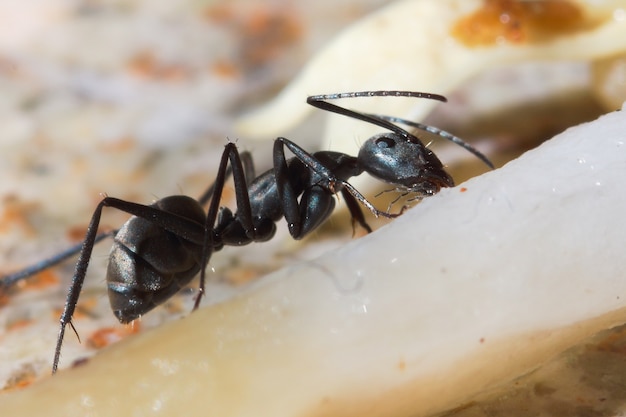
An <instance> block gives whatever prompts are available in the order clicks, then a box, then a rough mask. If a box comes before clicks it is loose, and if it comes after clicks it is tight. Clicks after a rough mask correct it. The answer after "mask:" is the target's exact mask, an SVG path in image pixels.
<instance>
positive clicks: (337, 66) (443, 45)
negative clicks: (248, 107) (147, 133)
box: [238, 0, 626, 154]
mask: <svg viewBox="0 0 626 417" xmlns="http://www.w3.org/2000/svg"><path fill="white" fill-rule="evenodd" d="M490 25H494V27H491V26H490ZM498 25H499V26H498ZM474 30H475V32H473V31H474ZM483 32H484V33H483ZM625 50H626V1H624V0H602V1H594V2H590V1H583V0H573V1H542V2H523V1H521V2H500V3H499V2H492V1H486V2H484V1H481V0H442V1H430V0H406V1H398V2H395V3H393V4H391V5H389V6H388V7H385V8H383V9H381V10H379V11H378V12H375V13H373V14H371V15H369V16H368V17H366V18H364V19H362V20H360V21H359V22H357V23H355V24H353V25H352V26H350V27H349V28H347V29H346V30H345V31H344V32H343V33H342V34H341V35H339V36H338V37H337V38H335V39H334V40H333V42H331V43H330V44H329V45H328V46H327V47H326V48H324V49H323V50H321V51H320V52H319V53H318V54H317V55H316V56H315V57H314V58H313V59H312V60H311V61H310V62H309V64H308V65H307V66H306V67H305V68H304V69H303V70H302V72H301V74H300V75H299V76H298V77H297V78H296V79H294V81H293V82H292V83H291V84H289V85H288V86H287V87H286V88H285V89H284V90H283V91H282V92H281V93H280V94H279V95H278V96H277V97H276V98H275V99H274V100H273V101H271V102H270V103H268V104H267V105H265V106H264V107H262V108H260V109H258V110H256V111H254V112H252V113H250V114H248V115H246V116H244V117H242V118H241V119H240V120H239V123H238V128H239V131H240V136H242V137H246V138H259V139H265V140H272V139H274V138H275V137H276V136H281V135H284V134H285V133H286V132H287V131H288V130H289V129H290V128H292V127H293V126H294V125H296V124H298V123H299V122H300V121H301V120H303V119H304V118H305V117H306V116H307V115H308V114H310V112H311V111H313V108H312V107H310V106H308V105H307V104H306V103H305V100H304V99H305V97H306V96H308V95H313V94H325V93H337V92H348V91H360V90H381V89H388V90H412V91H426V92H432V93H438V94H447V93H448V92H450V91H452V90H454V89H455V88H456V87H458V86H459V84H461V83H462V82H463V81H465V80H467V79H468V78H470V77H471V76H473V75H475V74H478V73H480V72H483V71H485V70H488V69H490V68H493V67H497V66H503V65H511V64H514V63H516V62H528V61H540V60H584V61H590V60H595V59H600V58H604V57H607V56H611V55H614V54H618V53H620V52H624V51H625ZM520 93H521V94H523V92H520ZM342 104H344V105H346V106H348V107H351V108H357V109H359V110H360V111H364V112H370V113H379V114H386V115H391V116H397V117H404V118H409V119H412V120H416V121H419V120H421V119H423V118H424V116H425V115H426V114H428V112H429V111H430V110H431V109H432V108H433V106H434V105H435V104H436V103H435V102H432V101H429V100H415V99H397V98H387V99H380V98H375V99H374V98H367V99H363V100H351V101H348V102H346V101H343V102H342ZM379 130H380V128H377V127H373V126H371V125H368V124H367V123H364V122H360V121H354V120H349V119H348V118H346V117H342V116H332V117H331V118H330V119H329V120H328V124H327V126H326V131H325V133H324V135H323V139H322V140H321V145H320V146H321V149H333V150H337V151H341V152H346V153H350V154H354V153H355V152H357V151H358V146H359V144H360V143H362V142H363V141H364V140H366V139H367V138H368V137H369V136H371V135H372V134H374V133H376V132H378V131H379Z"/></svg>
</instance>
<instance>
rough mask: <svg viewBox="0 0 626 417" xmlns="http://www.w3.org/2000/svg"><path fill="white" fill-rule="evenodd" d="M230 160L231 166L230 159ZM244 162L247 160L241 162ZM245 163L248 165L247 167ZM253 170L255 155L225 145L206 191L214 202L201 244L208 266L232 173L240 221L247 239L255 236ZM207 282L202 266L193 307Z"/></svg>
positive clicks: (231, 145) (199, 298)
mask: <svg viewBox="0 0 626 417" xmlns="http://www.w3.org/2000/svg"><path fill="white" fill-rule="evenodd" d="M229 160H230V167H228V162H229ZM242 161H244V162H242ZM244 165H245V167H244ZM253 171H254V169H253V166H252V158H251V156H250V154H249V153H248V152H242V154H241V155H240V154H239V151H238V150H237V146H236V145H235V144H234V143H228V144H226V147H225V149H224V152H223V153H222V158H221V160H220V165H219V168H218V171H217V177H216V178H215V182H214V183H213V185H212V186H211V187H210V188H209V190H207V192H206V193H205V195H206V196H208V197H207V198H209V197H210V198H211V204H210V205H209V210H208V213H207V217H206V222H205V224H204V239H203V243H202V265H205V266H206V265H207V264H208V262H209V259H210V258H211V255H212V254H213V248H214V244H213V238H214V236H213V230H214V228H215V221H216V220H217V213H218V211H219V208H220V199H221V198H222V192H223V191H224V183H225V182H226V177H227V176H228V175H231V174H232V176H233V181H234V183H235V198H236V201H237V210H238V213H239V216H238V218H239V220H240V223H241V225H242V226H243V228H244V230H245V235H246V237H248V238H251V239H254V237H255V229H254V224H253V221H252V208H251V207H250V196H249V195H248V185H247V179H248V178H252V176H253V174H252V172H253ZM205 281H206V271H205V268H204V267H203V268H202V269H201V270H200V286H199V291H198V296H197V297H196V301H195V302H194V306H193V309H194V310H195V309H197V308H198V306H199V305H200V300H201V299H202V297H203V296H204V286H205Z"/></svg>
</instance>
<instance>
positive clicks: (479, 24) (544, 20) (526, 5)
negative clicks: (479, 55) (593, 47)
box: [451, 0, 590, 47]
mask: <svg viewBox="0 0 626 417" xmlns="http://www.w3.org/2000/svg"><path fill="white" fill-rule="evenodd" d="M589 26H590V25H589V22H588V21H585V18H584V16H583V12H582V10H581V9H580V8H579V7H578V6H577V5H576V4H575V3H573V2H571V1H566V0H543V1H520V0H484V2H483V6H482V7H481V8H480V9H478V10H476V11H475V12H473V13H471V14H469V15H467V16H465V17H463V18H461V19H459V20H458V21H457V22H456V24H455V25H453V27H452V30H451V34H452V36H453V37H455V38H456V39H457V40H459V41H460V42H461V43H463V44H465V45H466V46H474V47H475V46H489V45H495V44H501V43H512V44H522V43H532V42H541V41H545V40H550V39H552V38H554V37H556V36H559V35H563V34H567V33H571V32H575V31H578V30H582V29H585V28H587V27H589Z"/></svg>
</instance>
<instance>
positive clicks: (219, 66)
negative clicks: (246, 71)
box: [211, 61, 241, 79]
mask: <svg viewBox="0 0 626 417" xmlns="http://www.w3.org/2000/svg"><path fill="white" fill-rule="evenodd" d="M211 72H212V73H213V74H215V75H217V76H218V77H220V78H227V79H237V78H239V77H240V76H241V71H239V68H237V65H235V64H234V63H232V62H229V61H217V62H215V63H214V64H213V66H212V67H211Z"/></svg>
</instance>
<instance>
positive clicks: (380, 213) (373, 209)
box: [339, 181, 407, 219]
mask: <svg viewBox="0 0 626 417" xmlns="http://www.w3.org/2000/svg"><path fill="white" fill-rule="evenodd" d="M339 182H340V183H341V185H343V186H344V187H345V190H346V192H348V193H350V194H351V196H352V197H354V198H355V199H356V200H357V201H358V202H360V203H361V204H363V205H364V206H365V207H366V208H367V209H368V210H369V211H370V212H371V213H372V214H373V215H374V216H375V217H385V218H388V219H395V218H396V217H399V216H401V215H402V213H404V210H406V209H407V207H406V206H404V207H402V209H401V210H400V212H399V213H387V212H386V211H380V210H378V209H377V208H376V207H374V205H373V204H372V203H370V202H369V201H368V200H367V199H366V198H365V197H364V196H363V194H361V193H360V192H359V191H358V190H357V189H356V188H354V186H353V185H352V184H350V183H349V182H347V181H339Z"/></svg>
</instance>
